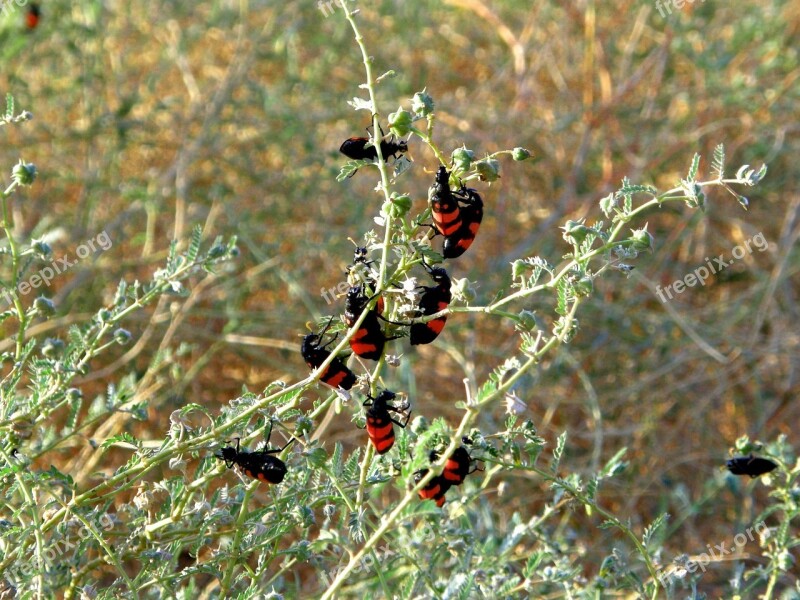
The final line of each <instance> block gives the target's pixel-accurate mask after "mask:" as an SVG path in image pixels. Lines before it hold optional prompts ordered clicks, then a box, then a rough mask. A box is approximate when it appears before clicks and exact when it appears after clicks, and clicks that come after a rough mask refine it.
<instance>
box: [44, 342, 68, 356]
mask: <svg viewBox="0 0 800 600" xmlns="http://www.w3.org/2000/svg"><path fill="white" fill-rule="evenodd" d="M64 347H65V346H64V342H62V341H61V340H59V339H58V338H47V339H45V341H44V343H43V344H42V354H43V355H44V356H45V357H47V358H58V357H59V356H61V355H62V354H63V353H64Z"/></svg>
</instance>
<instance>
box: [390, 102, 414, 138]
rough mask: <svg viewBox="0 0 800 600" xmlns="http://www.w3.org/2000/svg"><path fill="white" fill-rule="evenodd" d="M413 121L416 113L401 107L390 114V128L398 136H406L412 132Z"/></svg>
mask: <svg viewBox="0 0 800 600" xmlns="http://www.w3.org/2000/svg"><path fill="white" fill-rule="evenodd" d="M413 121H414V115H412V114H411V113H410V112H408V111H407V110H404V109H403V108H402V107H401V108H398V109H397V112H393V113H391V114H390V115H389V129H390V130H391V132H392V133H393V134H395V135H396V136H397V137H405V136H407V135H408V134H409V133H411V126H412V123H413Z"/></svg>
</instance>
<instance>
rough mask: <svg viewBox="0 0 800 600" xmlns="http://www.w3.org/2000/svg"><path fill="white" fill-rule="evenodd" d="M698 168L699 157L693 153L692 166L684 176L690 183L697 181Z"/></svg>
mask: <svg viewBox="0 0 800 600" xmlns="http://www.w3.org/2000/svg"><path fill="white" fill-rule="evenodd" d="M699 167H700V155H699V154H698V153H697V152H695V153H694V157H693V158H692V165H691V166H690V167H689V174H688V175H687V176H686V180H687V181H690V182H695V181H696V180H697V170H698V169H699Z"/></svg>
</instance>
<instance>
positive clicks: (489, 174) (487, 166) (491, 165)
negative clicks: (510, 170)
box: [475, 158, 500, 182]
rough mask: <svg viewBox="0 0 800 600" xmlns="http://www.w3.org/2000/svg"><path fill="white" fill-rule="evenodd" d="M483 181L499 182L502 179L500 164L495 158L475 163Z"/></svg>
mask: <svg viewBox="0 0 800 600" xmlns="http://www.w3.org/2000/svg"><path fill="white" fill-rule="evenodd" d="M475 169H476V170H477V171H478V177H479V178H480V180H481V181H489V182H492V181H497V180H498V179H499V178H500V163H499V162H498V161H497V159H494V158H484V159H481V160H479V161H478V162H477V163H475Z"/></svg>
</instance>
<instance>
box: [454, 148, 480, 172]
mask: <svg viewBox="0 0 800 600" xmlns="http://www.w3.org/2000/svg"><path fill="white" fill-rule="evenodd" d="M450 158H451V160H452V161H453V167H454V168H455V170H456V171H469V168H470V166H471V165H472V159H474V158H475V153H474V152H473V151H472V150H469V149H468V148H467V147H466V146H462V147H461V148H456V149H455V150H453V154H452V155H451V157H450Z"/></svg>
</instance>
